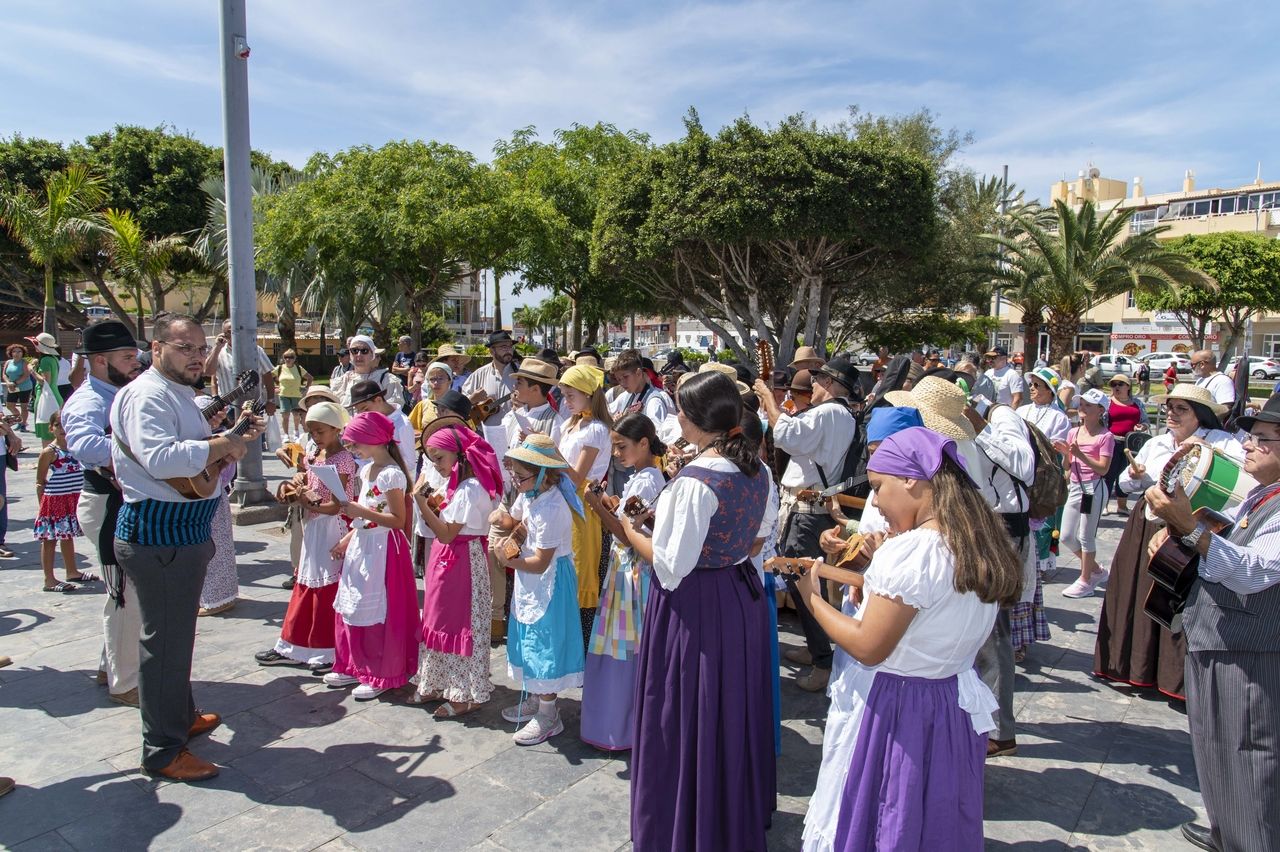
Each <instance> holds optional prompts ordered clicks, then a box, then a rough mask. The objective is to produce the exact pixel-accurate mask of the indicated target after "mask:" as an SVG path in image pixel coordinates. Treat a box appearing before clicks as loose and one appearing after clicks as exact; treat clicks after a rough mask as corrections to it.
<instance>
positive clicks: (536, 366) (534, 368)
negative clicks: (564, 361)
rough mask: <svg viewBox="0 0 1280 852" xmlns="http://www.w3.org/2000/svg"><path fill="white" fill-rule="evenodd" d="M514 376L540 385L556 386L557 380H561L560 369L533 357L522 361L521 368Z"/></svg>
mask: <svg viewBox="0 0 1280 852" xmlns="http://www.w3.org/2000/svg"><path fill="white" fill-rule="evenodd" d="M512 375H515V376H520V377H522V378H525V379H528V380H529V381H531V382H538V383H539V384H544V385H554V384H555V383H556V380H557V379H559V378H560V369H559V368H558V367H557V366H556V365H554V364H548V363H547V362H546V361H543V360H542V359H541V358H534V357H532V356H531V357H529V358H522V359H520V368H519V369H518V370H516V371H515V373H513V374H512Z"/></svg>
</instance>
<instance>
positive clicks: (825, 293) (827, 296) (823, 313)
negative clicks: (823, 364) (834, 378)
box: [814, 285, 836, 358]
mask: <svg viewBox="0 0 1280 852" xmlns="http://www.w3.org/2000/svg"><path fill="white" fill-rule="evenodd" d="M835 295H836V288H835V287H832V286H830V285H826V286H824V287H823V288H822V308H821V309H820V313H819V314H818V330H817V335H816V339H817V342H816V343H815V344H814V347H815V348H816V349H817V350H818V353H819V354H821V355H822V357H824V358H825V357H827V338H828V333H829V328H828V326H829V325H830V323H831V302H832V300H834V299H835Z"/></svg>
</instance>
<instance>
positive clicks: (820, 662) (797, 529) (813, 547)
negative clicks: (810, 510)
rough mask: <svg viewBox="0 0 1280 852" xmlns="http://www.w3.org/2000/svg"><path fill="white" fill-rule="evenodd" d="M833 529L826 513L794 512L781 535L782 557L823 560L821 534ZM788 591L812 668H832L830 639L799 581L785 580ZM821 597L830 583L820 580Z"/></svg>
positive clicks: (789, 515) (788, 517) (789, 516)
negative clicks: (799, 587)
mask: <svg viewBox="0 0 1280 852" xmlns="http://www.w3.org/2000/svg"><path fill="white" fill-rule="evenodd" d="M830 526H831V516H830V515H828V514H826V513H825V512H824V513H823V514H821V515H810V514H806V513H802V512H796V511H792V512H791V513H790V514H788V515H787V526H786V529H785V530H783V533H782V555H783V556H820V555H821V554H822V547H821V546H820V545H819V544H818V538H819V537H820V536H821V535H822V531H823V530H825V529H827V528H828V527H830ZM786 584H787V591H788V592H790V593H791V600H792V601H793V602H794V603H795V605H796V615H797V616H798V617H799V618H800V629H801V630H803V631H804V644H805V646H806V647H807V648H808V649H809V655H810V656H812V657H813V665H814V667H816V668H819V669H829V668H831V657H832V651H831V638H830V637H829V636H827V632H826V631H825V630H823V629H822V625H820V624H819V623H818V620H817V619H816V618H814V617H813V613H812V612H810V611H809V607H808V605H807V604H805V602H804V600H802V599H801V597H800V595H799V593H798V592H797V591H796V581H795V580H794V579H790V578H788V579H787V580H786ZM818 584H819V586H820V587H821V588H822V595H823V597H826V594H827V581H826V580H821V579H820V580H819V581H818Z"/></svg>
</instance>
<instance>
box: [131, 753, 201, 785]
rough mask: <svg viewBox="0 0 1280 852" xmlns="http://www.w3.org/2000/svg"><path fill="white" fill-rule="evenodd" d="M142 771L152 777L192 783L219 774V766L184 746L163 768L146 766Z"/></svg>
mask: <svg viewBox="0 0 1280 852" xmlns="http://www.w3.org/2000/svg"><path fill="white" fill-rule="evenodd" d="M142 771H143V772H145V773H147V774H148V775H150V776H151V777H152V778H167V779H169V780H170V781H182V782H183V783H190V782H192V781H208V780H209V779H210V778H213V777H215V776H216V775H217V774H218V767H216V766H214V765H213V764H212V763H210V762H209V761H207V760H201V759H200V758H198V757H196V756H195V755H194V754H192V753H191V752H189V751H187V750H186V749H185V748H184V749H183V750H182V751H180V752H178V756H177V757H175V758H174V759H173V762H172V763H170V764H169V765H168V766H166V767H164V768H163V769H147V768H146V767H145V766H144V767H143V768H142Z"/></svg>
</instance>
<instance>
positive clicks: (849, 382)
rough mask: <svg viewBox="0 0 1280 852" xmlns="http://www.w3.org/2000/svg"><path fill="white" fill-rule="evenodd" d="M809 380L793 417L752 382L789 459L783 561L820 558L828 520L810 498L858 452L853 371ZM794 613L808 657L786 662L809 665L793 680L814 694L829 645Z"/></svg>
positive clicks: (833, 367)
mask: <svg viewBox="0 0 1280 852" xmlns="http://www.w3.org/2000/svg"><path fill="white" fill-rule="evenodd" d="M812 377H813V378H812V381H813V397H812V399H813V407H812V408H809V409H807V410H806V411H803V412H801V413H799V414H795V415H787V416H784V415H783V413H782V409H781V408H780V407H779V406H778V403H777V402H776V401H775V400H774V398H773V394H772V393H771V392H770V390H769V386H768V385H767V384H765V382H764V380H763V379H757V380H756V382H755V387H754V390H755V393H756V396H757V397H758V398H759V400H760V403H761V404H762V405H763V407H764V411H765V415H766V416H767V417H768V418H769V426H770V427H771V428H772V429H773V443H774V446H775V447H777V448H778V449H780V450H782V451H784V452H786V453H790V455H791V459H790V461H788V462H787V467H786V469H785V470H784V471H783V473H782V482H781V489H780V490H781V499H782V502H783V504H784V507H783V508H784V510H788V511H787V512H786V514H787V519H786V522H785V526H784V529H783V531H782V534H781V535H780V536H779V538H778V541H779V542H780V547H779V550H780V551H781V553H782V554H783V555H784V556H819V555H821V553H822V548H821V546H820V545H819V543H818V539H819V537H821V535H822V532H823V530H825V529H826V528H827V527H829V526H831V517H830V515H829V514H828V512H827V508H826V504H825V502H824V501H822V500H818V499H812V498H810V497H809V495H810V494H812V493H813V492H818V491H821V490H822V489H824V488H827V487H828V486H832V485H835V484H836V483H838V482H840V481H841V476H842V474H843V472H844V467H845V456H846V455H847V454H848V453H849V452H861V447H859V446H855V444H856V438H857V434H858V426H857V423H856V422H855V420H854V418H853V414H852V413H851V412H850V410H849V396H850V395H851V394H852V393H853V392H854V391H855V390H856V389H857V387H858V384H859V383H858V368H857V367H855V366H854V365H853V363H852V362H851V361H848V360H846V359H844V358H833V359H832V360H831V361H830V362H829V363H827V364H824V365H823V366H822V367H821V368H819V369H818V370H815V371H814V372H813V373H812ZM802 492H803V496H802ZM792 598H793V599H795V600H797V601H798V600H799V595H797V594H794V593H793V594H792ZM797 613H798V615H799V616H800V625H801V627H802V628H803V629H804V634H805V645H806V646H807V656H806V655H804V654H791V655H790V656H789V657H788V658H789V659H791V660H792V661H793V662H803V661H804V660H805V659H808V660H809V661H810V662H811V663H812V666H813V668H812V670H810V671H809V672H808V673H807V674H806V675H804V676H802V677H799V678H797V679H796V684H797V685H798V686H800V688H801V689H805V690H808V691H810V692H818V691H820V690H822V689H825V688H826V685H827V681H828V680H829V679H830V677H831V656H832V652H831V640H830V639H829V638H828V637H827V635H826V633H825V632H824V631H823V630H822V627H821V625H819V624H818V622H817V620H816V619H815V618H814V617H813V614H812V613H810V612H809V611H808V610H807V609H806V608H805V607H804V605H803V604H798V609H797Z"/></svg>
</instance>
